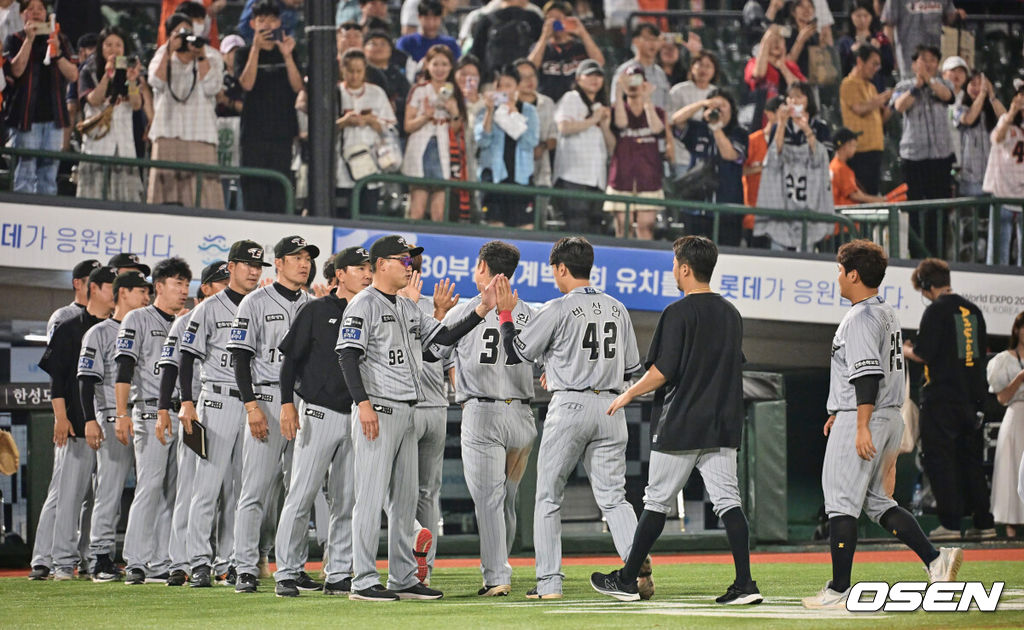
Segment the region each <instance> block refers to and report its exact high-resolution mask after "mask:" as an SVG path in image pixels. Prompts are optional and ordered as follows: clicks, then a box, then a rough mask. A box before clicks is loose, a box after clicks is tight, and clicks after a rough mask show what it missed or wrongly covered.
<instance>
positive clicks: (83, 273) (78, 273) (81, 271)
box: [71, 260, 102, 280]
mask: <svg viewBox="0 0 1024 630" xmlns="http://www.w3.org/2000/svg"><path fill="white" fill-rule="evenodd" d="M101 266H102V265H101V264H100V261H98V260H83V261H82V262H80V263H78V264H77V265H75V268H74V269H72V270H71V277H72V278H74V279H75V280H78V279H79V278H88V277H89V274H91V273H92V272H93V270H94V269H97V268H99V267H101Z"/></svg>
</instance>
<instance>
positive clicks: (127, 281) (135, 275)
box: [114, 269, 153, 293]
mask: <svg viewBox="0 0 1024 630" xmlns="http://www.w3.org/2000/svg"><path fill="white" fill-rule="evenodd" d="M152 286H153V285H152V284H150V282H149V281H148V280H146V276H144V275H142V272H141V271H139V270H138V269H129V270H128V271H125V272H122V273H119V274H117V277H116V278H114V293H117V290H118V289H120V288H122V287H123V288H125V289H135V288H138V287H146V288H147V289H148V288H151V287H152Z"/></svg>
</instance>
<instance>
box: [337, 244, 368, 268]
mask: <svg viewBox="0 0 1024 630" xmlns="http://www.w3.org/2000/svg"><path fill="white" fill-rule="evenodd" d="M368 262H370V252H368V251H366V248H365V247H346V248H345V249H343V250H341V251H340V252H338V253H337V254H335V255H334V258H332V259H331V264H332V265H334V268H335V269H341V268H342V267H358V266H359V265H363V264H366V263H368Z"/></svg>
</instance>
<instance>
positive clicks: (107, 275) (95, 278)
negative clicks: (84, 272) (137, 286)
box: [89, 267, 145, 284]
mask: <svg viewBox="0 0 1024 630" xmlns="http://www.w3.org/2000/svg"><path fill="white" fill-rule="evenodd" d="M115 279H117V269H115V268H114V267H96V268H95V269H93V270H92V273H90V274H89V282H90V283H95V284H109V283H111V282H113V281H114V280H115ZM143 280H145V278H143Z"/></svg>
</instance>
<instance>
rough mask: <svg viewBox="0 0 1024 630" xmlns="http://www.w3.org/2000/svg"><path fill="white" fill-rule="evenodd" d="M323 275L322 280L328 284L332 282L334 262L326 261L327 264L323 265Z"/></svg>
mask: <svg viewBox="0 0 1024 630" xmlns="http://www.w3.org/2000/svg"><path fill="white" fill-rule="evenodd" d="M323 274H324V280H326V281H328V282H331V281H332V280H334V260H332V259H328V260H327V262H325V263H324V269H323Z"/></svg>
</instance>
